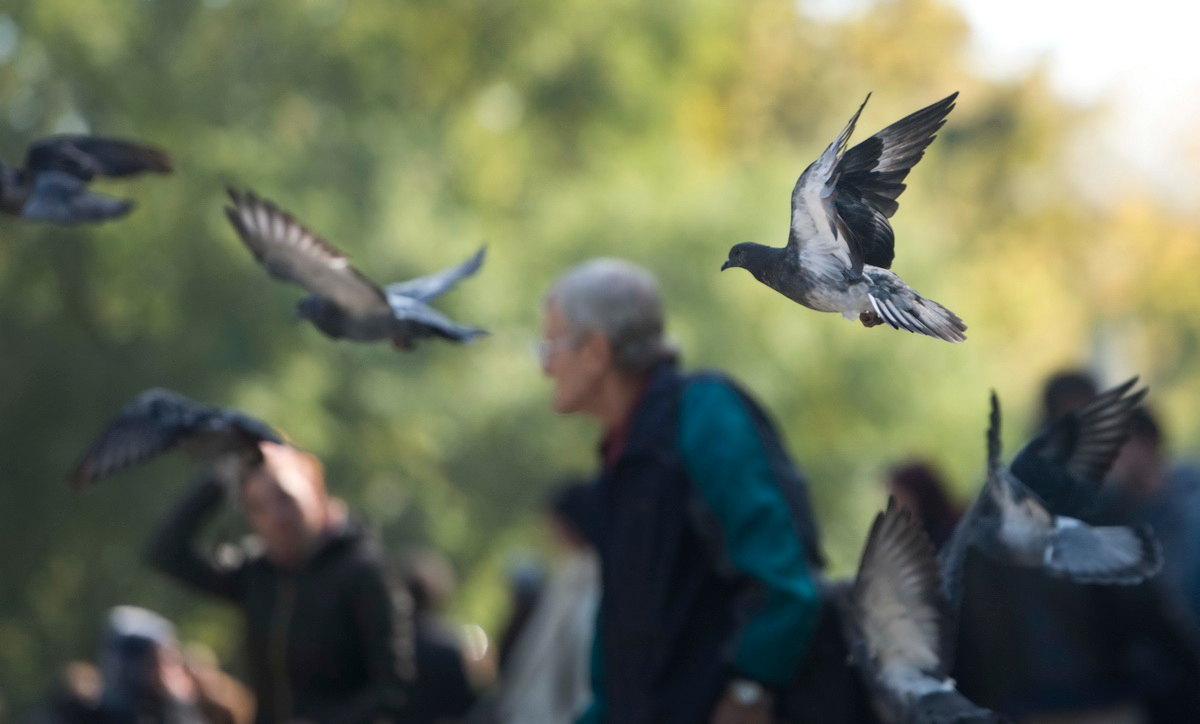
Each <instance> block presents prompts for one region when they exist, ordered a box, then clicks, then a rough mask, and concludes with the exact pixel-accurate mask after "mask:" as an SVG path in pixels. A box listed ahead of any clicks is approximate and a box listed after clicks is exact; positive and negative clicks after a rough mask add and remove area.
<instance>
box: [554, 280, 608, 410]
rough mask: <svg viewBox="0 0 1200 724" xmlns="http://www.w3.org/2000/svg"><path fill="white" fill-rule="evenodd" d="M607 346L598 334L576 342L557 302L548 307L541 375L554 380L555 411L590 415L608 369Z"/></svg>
mask: <svg viewBox="0 0 1200 724" xmlns="http://www.w3.org/2000/svg"><path fill="white" fill-rule="evenodd" d="M609 359H610V356H609V354H608V345H607V343H606V341H605V340H604V339H603V338H602V337H601V336H600V335H596V334H591V335H588V336H587V337H586V338H584V339H583V340H577V339H574V338H573V335H572V334H571V330H570V328H569V327H568V326H567V320H566V318H565V317H564V316H563V313H562V310H561V309H560V308H559V306H558V303H557V302H553V301H552V302H550V303H549V304H548V305H547V306H546V320H545V324H544V326H543V329H542V371H543V372H545V373H546V375H547V376H548V377H550V378H551V379H553V380H554V399H553V402H552V404H553V407H554V411H555V412H557V413H559V414H561V415H568V414H572V413H576V412H587V411H588V408H589V405H590V403H591V402H592V399H593V398H594V397H595V395H596V391H597V389H598V387H599V385H600V380H601V379H602V378H603V376H604V374H605V373H606V372H607V371H608V369H609Z"/></svg>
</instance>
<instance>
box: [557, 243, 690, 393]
mask: <svg viewBox="0 0 1200 724" xmlns="http://www.w3.org/2000/svg"><path fill="white" fill-rule="evenodd" d="M545 314H546V317H545V326H544V329H543V341H542V347H541V352H542V368H543V370H544V371H545V372H546V374H547V375H549V376H550V377H552V378H553V379H554V409H555V411H557V412H559V413H563V414H567V413H576V412H582V413H585V414H596V413H597V409H596V405H597V402H598V396H599V395H600V394H601V390H602V389H603V388H604V386H605V385H606V383H608V382H611V381H613V380H621V381H631V380H633V381H636V380H640V379H643V378H644V377H645V376H646V375H648V374H649V373H650V371H651V370H653V369H654V368H655V367H657V366H658V365H659V364H661V363H662V362H665V361H668V360H673V359H674V358H675V349H674V347H673V345H672V344H671V343H670V342H669V341H668V339H667V338H666V335H665V322H664V315H663V304H662V298H661V297H660V295H659V291H658V282H657V281H656V280H655V278H654V276H653V275H651V274H650V272H648V271H646V270H645V269H642V268H641V267H639V266H636V265H634V264H631V263H629V262H627V261H622V260H619V259H595V260H592V261H589V262H585V263H583V264H580V265H579V266H576V267H574V268H573V269H570V270H568V271H567V272H566V273H565V274H563V275H562V276H560V277H559V278H558V279H557V280H556V281H555V282H554V284H553V285H552V286H551V287H550V291H549V292H548V293H547V294H546V297H545Z"/></svg>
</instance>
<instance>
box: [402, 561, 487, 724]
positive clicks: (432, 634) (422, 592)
mask: <svg viewBox="0 0 1200 724" xmlns="http://www.w3.org/2000/svg"><path fill="white" fill-rule="evenodd" d="M403 568H404V580H405V583H406V585H407V586H408V591H409V595H410V596H411V597H412V601H413V623H414V625H415V631H416V638H415V640H416V661H417V680H416V685H415V686H414V687H413V703H412V706H411V707H410V709H409V710H408V712H407V715H406V716H405V718H404V723H405V724H409V722H412V723H413V724H433V723H434V722H456V721H461V719H462V718H463V716H465V715H466V713H467V711H468V710H469V709H470V708H471V706H472V705H474V703H475V692H474V691H473V690H472V688H471V685H470V682H469V680H468V676H467V666H466V663H465V660H464V652H463V646H462V643H461V642H460V640H459V637H458V636H456V635H455V634H454V633H453V631H452V630H450V629H449V628H448V627H447V626H446V625H445V624H444V623H443V622H442V620H441V612H442V611H444V610H445V608H446V606H447V605H448V604H449V602H450V601H451V600H452V599H453V597H454V591H455V588H456V583H455V575H454V569H453V567H452V566H451V564H450V561H449V560H448V559H447V558H446V557H445V556H444V555H442V554H441V553H439V552H437V551H433V550H422V551H417V552H414V553H410V554H409V556H408V557H407V560H406V561H405V563H404V565H403Z"/></svg>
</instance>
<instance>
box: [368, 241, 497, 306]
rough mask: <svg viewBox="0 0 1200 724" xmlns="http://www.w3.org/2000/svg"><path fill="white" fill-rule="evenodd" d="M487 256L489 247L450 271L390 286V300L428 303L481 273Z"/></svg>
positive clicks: (388, 287)
mask: <svg viewBox="0 0 1200 724" xmlns="http://www.w3.org/2000/svg"><path fill="white" fill-rule="evenodd" d="M485 256H487V247H486V246H484V247H481V248H480V249H479V251H477V252H475V255H474V256H472V257H471V258H470V259H467V260H466V261H464V262H462V263H461V264H458V265H457V266H452V267H450V268H449V269H443V270H442V271H440V272H437V273H436V274H430V275H428V276H423V277H419V278H417V279H410V280H408V281H406V282H397V283H395V284H389V285H388V286H387V287H386V289H385V291H386V292H387V296H388V299H389V300H391V299H392V298H393V297H396V296H400V297H409V298H411V299H416V300H417V301H421V302H428V301H429V300H431V299H434V298H435V297H439V296H441V295H442V294H445V293H446V292H448V291H450V290H451V289H453V288H454V286H455V285H456V284H458V283H459V282H460V281H462V280H463V279H466V278H467V277H469V276H471V275H472V274H474V273H475V272H477V271H479V267H481V266H483V259H484V257H485Z"/></svg>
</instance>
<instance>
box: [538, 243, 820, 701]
mask: <svg viewBox="0 0 1200 724" xmlns="http://www.w3.org/2000/svg"><path fill="white" fill-rule="evenodd" d="M544 311H545V323H544V328H543V340H542V343H541V347H540V349H539V352H540V354H541V362H542V367H543V370H544V372H545V373H546V375H547V376H549V377H550V378H552V379H553V382H554V391H553V401H552V405H553V408H554V410H555V411H556V412H558V413H560V414H564V415H565V414H581V415H587V416H589V417H592V418H595V419H596V420H597V421H599V423H600V424H601V425H602V428H603V440H602V443H601V454H600V467H601V472H600V476H599V491H600V492H599V500H600V504H599V507H600V511H601V513H600V520H601V521H602V523H601V531H602V533H601V535H600V540H599V545H598V550H599V553H600V567H601V588H602V591H603V593H602V595H601V600H600V607H599V615H598V616H597V624H596V632H597V633H596V643H595V646H594V648H593V654H594V658H593V664H592V672H593V674H592V679H593V684H592V689H593V692H594V699H593V703H592V705H591V707H590V708H589V710H588V712H587V713H586V714H585V715H584V717H583V718H582V720H583V721H586V722H610V723H616V722H619V723H620V724H651V723H653V724H695V723H696V722H711V723H712V724H765V723H766V722H769V721H772V719H773V718H774V717H775V716H776V715H777V713H778V704H779V703H780V701H781V700H782V699H783V698H784V697H783V696H782V694H783V692H784V691H785V690H786V689H787V687H788V686H789V685H790V684H791V683H792V681H793V679H794V677H795V676H796V675H797V673H798V672H799V670H800V667H801V663H802V660H803V659H804V657H805V655H806V652H807V647H808V644H809V641H810V640H811V638H812V635H813V632H814V630H815V629H816V628H817V623H818V620H819V617H820V612H821V597H820V593H819V591H818V587H817V584H816V579H815V573H816V572H817V571H818V570H819V567H820V565H821V563H822V556H821V552H820V548H819V545H818V539H817V531H816V525H815V522H814V520H813V516H812V511H811V506H810V505H809V501H808V495H807V487H806V483H805V482H804V479H803V477H802V476H801V475H800V474H799V472H798V471H797V470H796V468H795V466H794V465H793V464H792V461H791V459H790V457H789V456H788V454H787V452H786V449H785V448H784V445H783V442H782V440H781V437H780V435H779V433H778V432H777V430H776V429H775V426H774V425H773V424H772V422H771V420H770V419H769V418H768V416H767V415H766V413H765V412H764V411H763V410H762V409H761V408H760V407H759V405H758V404H757V403H756V402H755V401H754V400H753V399H752V398H751V397H750V396H749V395H748V394H747V393H745V392H744V391H743V390H742V389H741V388H740V387H739V386H738V385H736V384H735V383H734V382H733V381H732V380H730V379H729V378H728V377H726V376H724V375H721V374H718V373H699V374H696V373H691V374H685V373H683V372H681V371H680V370H679V368H678V366H677V364H676V353H675V349H674V347H673V345H672V344H671V343H670V342H669V341H668V340H667V338H666V336H665V334H664V327H665V320H664V313H663V305H662V300H661V297H660V295H659V291H658V285H657V282H656V280H655V279H654V277H653V276H652V275H651V274H649V273H648V272H646V271H645V270H643V269H641V268H639V267H637V266H635V265H633V264H630V263H628V262H624V261H620V260H615V259H599V260H594V261H590V262H586V263H584V264H582V265H580V266H578V267H575V268H573V269H571V270H569V271H567V272H566V273H565V274H563V275H562V276H561V277H560V278H559V279H558V280H557V281H556V282H555V283H554V285H553V286H552V287H551V289H550V291H549V293H548V294H547V295H546V297H545V310H544Z"/></svg>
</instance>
